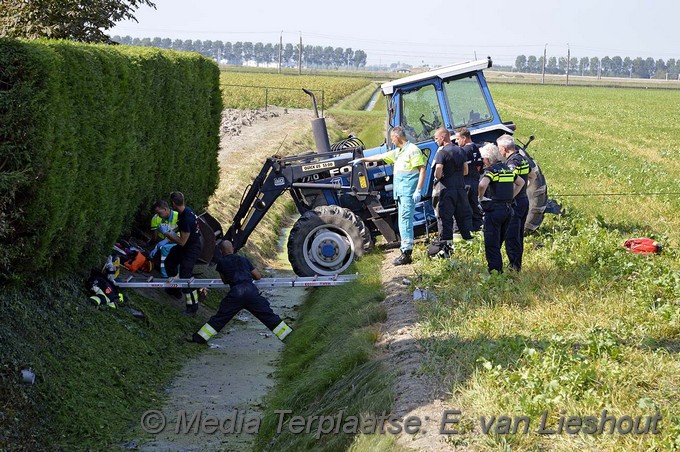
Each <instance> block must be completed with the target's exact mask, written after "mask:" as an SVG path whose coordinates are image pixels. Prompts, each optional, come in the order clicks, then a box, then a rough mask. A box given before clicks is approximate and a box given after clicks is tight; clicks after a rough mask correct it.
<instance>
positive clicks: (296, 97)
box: [220, 71, 371, 114]
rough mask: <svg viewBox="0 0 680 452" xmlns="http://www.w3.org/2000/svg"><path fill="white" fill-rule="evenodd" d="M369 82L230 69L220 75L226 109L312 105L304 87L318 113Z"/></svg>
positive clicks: (338, 77) (366, 79)
mask: <svg viewBox="0 0 680 452" xmlns="http://www.w3.org/2000/svg"><path fill="white" fill-rule="evenodd" d="M370 83H371V80H370V79H369V78H358V77H342V76H336V77H328V76H312V75H302V76H297V75H287V74H271V73H266V72H257V73H250V72H230V71H222V72H221V75H220V85H221V89H222V95H223V98H224V106H225V108H240V109H250V108H253V109H254V108H264V107H265V106H268V105H276V106H280V107H288V108H312V100H311V98H310V97H309V96H308V95H307V94H305V93H304V92H303V91H302V88H306V89H308V90H310V91H312V92H313V93H314V95H315V96H316V102H317V104H318V109H319V114H321V108H322V107H323V108H324V109H326V108H328V107H330V106H331V105H333V104H335V103H336V102H338V101H340V100H341V99H343V98H345V97H346V96H349V95H350V94H352V93H354V92H355V91H357V90H359V89H361V88H362V87H364V86H367V85H369V84H370ZM234 85H237V86H234ZM251 86H255V87H256V88H252V87H251Z"/></svg>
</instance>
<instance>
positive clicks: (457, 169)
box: [434, 143, 467, 188]
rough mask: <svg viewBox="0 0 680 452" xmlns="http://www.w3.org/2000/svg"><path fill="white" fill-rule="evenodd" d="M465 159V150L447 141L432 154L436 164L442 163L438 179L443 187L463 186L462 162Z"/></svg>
mask: <svg viewBox="0 0 680 452" xmlns="http://www.w3.org/2000/svg"><path fill="white" fill-rule="evenodd" d="M466 160H467V157H466V155H465V151H463V149H462V148H461V147H460V146H456V145H455V144H453V143H448V144H447V145H446V146H444V147H443V148H441V149H440V150H439V151H437V154H436V155H435V156H434V163H435V164H436V165H444V167H443V168H442V177H441V179H439V181H440V182H441V184H442V185H443V186H444V187H445V188H465V180H464V179H463V171H464V168H463V164H464V163H465V161H466Z"/></svg>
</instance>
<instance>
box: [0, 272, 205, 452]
mask: <svg viewBox="0 0 680 452" xmlns="http://www.w3.org/2000/svg"><path fill="white" fill-rule="evenodd" d="M82 281H83V280H82V279H80V278H76V277H72V278H70V279H62V280H58V281H55V280H52V281H43V282H41V283H40V284H37V285H35V286H33V287H25V288H23V289H20V290H19V289H17V290H11V291H10V290H7V291H4V292H3V294H2V297H0V312H1V313H2V316H3V318H2V321H1V323H2V329H1V330H0V342H1V343H2V348H1V350H0V355H2V356H0V362H2V368H0V380H1V383H2V384H0V388H2V389H0V400H1V401H2V406H1V408H0V411H1V412H2V413H1V414H0V432H2V434H1V435H0V449H2V450H14V449H16V448H25V449H27V450H45V449H60V448H61V449H64V450H86V449H89V450H93V449H101V448H102V447H104V445H109V444H116V443H117V442H119V441H121V440H123V439H124V438H125V433H126V432H127V431H128V430H129V429H130V427H131V426H132V425H134V424H135V423H137V422H139V411H140V410H142V409H143V408H144V407H146V406H149V405H154V404H155V405H158V404H159V403H160V402H159V399H160V394H161V391H162V388H163V387H164V385H165V384H166V383H167V381H168V380H169V379H170V378H171V377H172V376H173V374H174V373H175V372H176V371H177V370H178V369H179V363H180V361H182V360H184V359H186V358H187V357H189V356H191V355H193V354H195V353H196V348H195V347H190V346H189V345H191V344H187V343H186V342H184V341H183V340H182V337H183V336H186V334H187V333H188V332H190V331H193V330H195V329H196V328H197V327H199V326H200V325H199V324H200V323H201V322H200V319H192V318H187V317H185V316H183V315H181V313H180V311H179V310H178V309H177V308H176V307H175V306H171V305H170V303H169V302H165V303H164V302H159V301H157V300H151V299H146V298H143V297H141V296H139V295H138V294H137V293H134V292H130V293H129V296H130V305H131V306H134V307H135V308H136V309H138V310H141V311H143V312H144V313H145V315H146V319H145V320H138V319H136V318H135V317H133V316H132V314H130V313H128V312H127V311H126V310H125V309H116V310H112V309H110V308H96V307H94V306H92V305H90V304H89V302H88V301H87V296H86V295H85V292H84V291H83V290H82V289H83V287H82ZM24 368H31V369H32V370H33V372H34V373H35V374H36V382H35V384H34V385H25V384H23V385H22V384H20V382H19V379H20V376H19V375H20V371H21V369H24Z"/></svg>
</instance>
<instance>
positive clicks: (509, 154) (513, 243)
mask: <svg viewBox="0 0 680 452" xmlns="http://www.w3.org/2000/svg"><path fill="white" fill-rule="evenodd" d="M496 143H498V151H499V152H500V153H501V156H502V157H503V158H504V159H505V160H506V161H505V164H506V165H507V167H508V168H510V169H511V170H512V171H513V172H514V173H515V174H516V175H517V176H519V177H521V178H522V180H524V186H523V187H522V190H520V192H519V194H518V195H517V197H516V198H515V202H514V203H513V210H514V213H515V214H514V216H513V218H512V220H510V225H509V226H508V231H507V235H506V237H505V251H506V252H507V253H508V260H509V261H510V268H512V269H513V270H515V271H520V270H521V269H522V255H523V254H524V223H525V222H526V220H527V215H529V198H528V197H527V186H528V185H529V183H530V182H532V181H533V180H535V179H536V172H535V169H536V164H535V163H534V162H533V161H532V160H531V159H529V158H527V157H525V156H523V155H522V154H520V152H519V151H518V150H517V148H516V146H515V140H513V138H512V137H511V136H510V135H503V136H501V137H500V138H498V140H496Z"/></svg>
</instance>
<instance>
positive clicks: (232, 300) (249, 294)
mask: <svg viewBox="0 0 680 452" xmlns="http://www.w3.org/2000/svg"><path fill="white" fill-rule="evenodd" d="M219 248H220V253H221V254H222V257H221V258H220V260H219V261H218V262H217V271H218V272H219V273H220V276H221V277H222V281H224V283H225V284H229V287H230V289H229V293H228V294H227V296H226V297H224V298H223V299H222V302H221V303H220V308H219V309H218V311H217V313H216V314H215V315H213V316H212V317H210V319H209V320H208V322H207V323H206V324H205V325H203V326H202V327H201V329H200V330H198V332H196V333H194V335H193V336H192V338H191V341H192V342H198V343H201V344H205V343H206V342H207V341H208V340H209V339H210V338H211V337H213V336H214V335H216V334H217V333H218V332H219V331H220V330H221V329H222V328H224V326H225V325H226V324H227V322H229V320H231V319H232V318H233V317H234V316H235V315H236V314H237V313H238V312H239V311H240V310H241V309H246V310H247V311H249V312H250V313H251V314H253V315H254V316H255V317H257V319H258V320H259V321H260V322H262V323H264V325H265V326H266V327H267V328H269V329H270V330H271V331H272V332H273V333H274V334H276V337H278V338H279V339H280V340H284V339H285V338H286V336H288V335H289V334H290V333H291V331H293V329H292V328H291V327H289V326H288V325H286V322H284V321H282V320H281V318H280V317H279V316H278V315H276V314H274V311H272V308H271V306H269V302H268V301H267V299H266V298H264V297H263V296H262V295H260V293H259V291H258V290H257V287H256V286H255V284H253V278H254V279H260V278H262V275H261V274H260V272H259V271H258V270H257V269H256V268H255V267H253V264H251V263H250V261H249V260H248V259H246V258H245V257H243V256H239V255H237V254H234V246H233V245H232V243H231V242H230V241H229V240H223V241H222V242H220V245H219Z"/></svg>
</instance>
